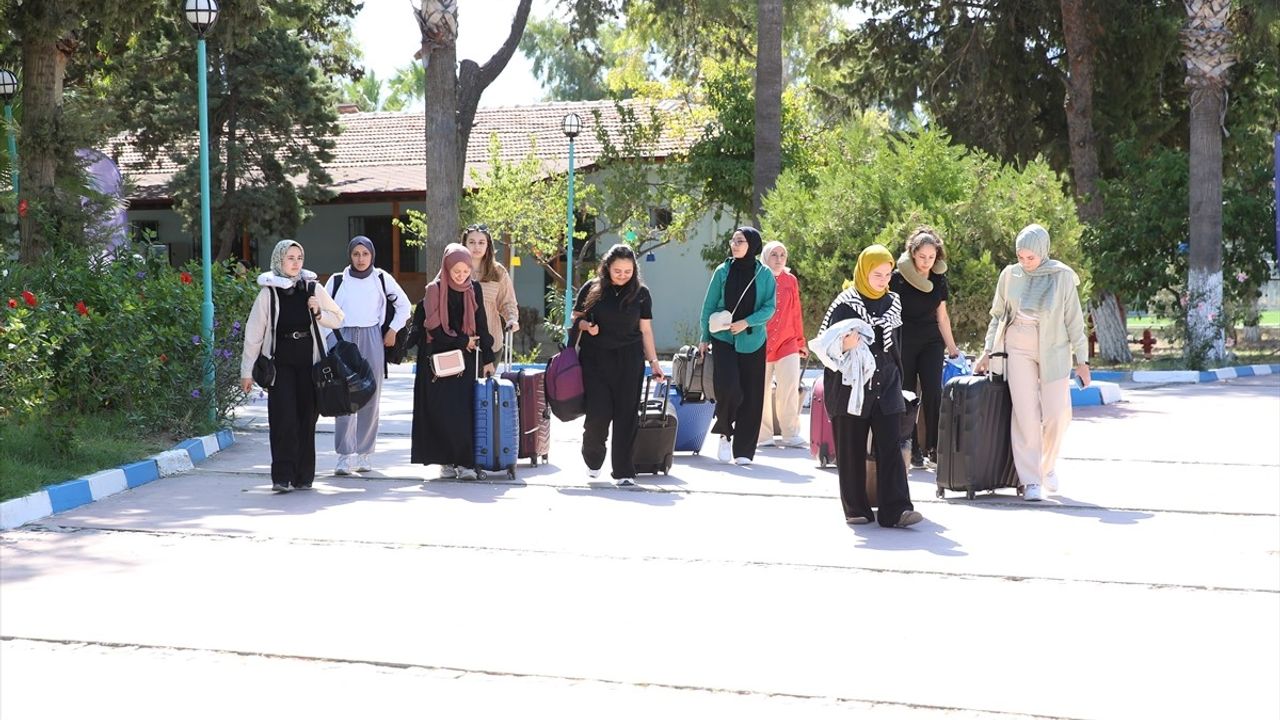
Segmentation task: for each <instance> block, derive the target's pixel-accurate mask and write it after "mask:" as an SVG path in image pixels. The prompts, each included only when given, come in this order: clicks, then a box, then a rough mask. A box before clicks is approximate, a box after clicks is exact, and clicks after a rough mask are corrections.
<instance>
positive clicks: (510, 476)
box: [507, 465, 516, 480]
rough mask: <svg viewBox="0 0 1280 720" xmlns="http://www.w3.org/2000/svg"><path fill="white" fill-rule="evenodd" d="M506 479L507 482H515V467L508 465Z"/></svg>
mask: <svg viewBox="0 0 1280 720" xmlns="http://www.w3.org/2000/svg"><path fill="white" fill-rule="evenodd" d="M507 479H508V480H515V479H516V466H515V465H508V466H507Z"/></svg>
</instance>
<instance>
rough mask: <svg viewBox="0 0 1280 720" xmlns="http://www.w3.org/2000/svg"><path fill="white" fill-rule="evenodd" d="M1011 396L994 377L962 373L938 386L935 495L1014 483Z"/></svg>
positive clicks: (1000, 381) (972, 493)
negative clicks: (940, 401) (936, 485)
mask: <svg viewBox="0 0 1280 720" xmlns="http://www.w3.org/2000/svg"><path fill="white" fill-rule="evenodd" d="M1012 420H1013V401H1012V400H1011V399H1010V397H1009V384H1008V383H1006V382H1005V381H1004V379H1003V378H1001V377H999V376H988V375H965V376H962V377H958V378H953V379H952V380H951V381H950V382H948V383H947V384H946V386H944V387H943V388H942V408H941V413H940V417H939V418H938V468H937V473H938V490H937V494H938V497H945V492H946V491H947V490H951V491H953V492H963V493H965V494H966V496H967V497H968V498H969V499H970V500H972V499H973V495H974V493H976V492H978V491H979V490H989V491H992V492H994V491H995V490H996V489H997V488H1007V487H1011V488H1016V487H1018V473H1017V471H1016V470H1015V469H1014V466H1013V445H1012V444H1011V443H1010V441H1009V426H1010V423H1011V422H1012Z"/></svg>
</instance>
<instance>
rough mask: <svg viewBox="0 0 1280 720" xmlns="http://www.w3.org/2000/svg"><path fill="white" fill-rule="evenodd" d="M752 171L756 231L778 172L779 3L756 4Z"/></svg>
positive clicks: (777, 0)
mask: <svg viewBox="0 0 1280 720" xmlns="http://www.w3.org/2000/svg"><path fill="white" fill-rule="evenodd" d="M756 17H757V28H758V30H757V34H756V87H755V95H756V97H755V104H756V107H755V167H754V168H753V178H752V179H753V183H752V189H751V212H752V215H753V216H754V218H755V224H756V227H759V226H760V218H761V216H762V215H763V214H764V205H763V200H764V196H765V195H766V194H768V193H769V191H770V190H772V189H773V185H774V183H776V182H777V181H778V175H779V174H781V172H782V0H758V2H757V3H756Z"/></svg>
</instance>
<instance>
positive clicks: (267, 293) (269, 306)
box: [240, 240, 343, 492]
mask: <svg viewBox="0 0 1280 720" xmlns="http://www.w3.org/2000/svg"><path fill="white" fill-rule="evenodd" d="M302 257H303V251H302V246H301V245H299V244H298V243H297V242H295V241H293V240H281V241H280V242H279V243H277V244H276V248H275V250H274V251H273V252H272V253H271V270H269V271H267V272H264V273H262V274H261V275H259V276H258V285H260V286H261V287H262V289H261V290H259V291H258V297H257V298H256V299H255V300H254V301H253V308H252V309H250V310H249V319H248V321H246V322H245V327H244V353H243V354H242V355H241V357H240V389H242V390H244V391H245V392H249V391H250V390H252V389H253V364H254V362H255V361H257V359H258V356H259V355H265V356H267V357H269V358H272V359H273V360H274V366H275V377H274V378H273V380H272V381H270V382H268V387H265V388H263V389H264V390H266V391H267V393H268V395H267V423H268V425H269V426H270V430H271V489H272V490H274V491H276V492H289V491H290V490H305V489H307V488H310V487H311V483H312V482H313V481H314V480H315V477H316V419H317V417H318V416H319V413H318V411H317V410H316V388H315V384H314V383H313V382H312V380H311V366H312V365H314V364H315V363H317V362H319V361H320V345H319V343H321V342H324V338H316V337H315V336H314V333H315V329H314V327H313V320H314V325H315V326H318V327H320V328H325V329H332V328H336V327H342V317H343V315H342V308H340V307H338V304H337V303H335V302H334V301H333V299H332V298H331V297H329V293H327V292H325V289H324V286H323V285H320V284H319V283H317V282H316V274H315V273H313V272H311V271H310V270H304V269H303V268H302ZM268 338H270V341H269V342H268V341H267V340H268Z"/></svg>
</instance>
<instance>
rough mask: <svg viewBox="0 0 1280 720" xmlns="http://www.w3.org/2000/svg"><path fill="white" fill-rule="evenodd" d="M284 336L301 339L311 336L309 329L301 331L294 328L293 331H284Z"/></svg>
mask: <svg viewBox="0 0 1280 720" xmlns="http://www.w3.org/2000/svg"><path fill="white" fill-rule="evenodd" d="M284 336H285V337H286V338H289V339H290V340H301V339H303V338H309V337H311V331H310V330H302V331H298V330H294V331H293V332H287V333H285V334H284Z"/></svg>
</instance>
